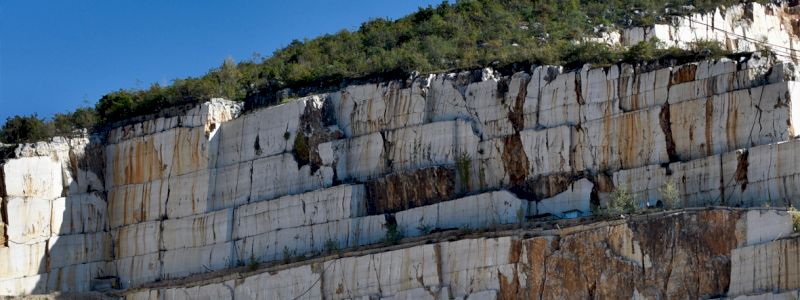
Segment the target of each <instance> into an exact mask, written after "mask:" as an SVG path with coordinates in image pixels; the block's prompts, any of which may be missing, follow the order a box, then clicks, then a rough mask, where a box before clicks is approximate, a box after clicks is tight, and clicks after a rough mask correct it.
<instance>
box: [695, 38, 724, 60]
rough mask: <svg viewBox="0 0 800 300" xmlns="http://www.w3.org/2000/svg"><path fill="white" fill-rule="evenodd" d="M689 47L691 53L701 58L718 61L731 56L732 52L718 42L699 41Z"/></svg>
mask: <svg viewBox="0 0 800 300" xmlns="http://www.w3.org/2000/svg"><path fill="white" fill-rule="evenodd" d="M688 46H689V50H690V51H692V52H694V53H696V54H698V55H699V56H701V57H707V58H714V59H717V58H721V57H723V56H725V55H729V54H731V52H730V51H728V50H726V49H725V46H724V45H722V43H720V42H718V41H712V40H698V41H694V42H690V43H689V44H688Z"/></svg>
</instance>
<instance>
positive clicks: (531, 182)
mask: <svg viewBox="0 0 800 300" xmlns="http://www.w3.org/2000/svg"><path fill="white" fill-rule="evenodd" d="M795 11H796V9H789V8H786V7H783V6H775V5H767V6H762V5H759V4H746V5H738V6H734V7H731V8H727V9H725V10H717V11H714V12H712V13H711V14H705V15H702V14H696V15H693V16H692V17H690V18H689V19H682V20H676V21H675V24H676V26H674V27H670V26H664V25H655V26H653V27H650V28H639V29H630V30H626V31H624V32H621V33H614V34H612V35H608V37H609V38H610V39H607V40H608V41H610V42H618V43H622V44H624V45H632V44H635V43H636V42H638V41H641V40H644V39H647V38H650V37H658V38H660V39H662V41H665V42H667V44H669V45H677V46H681V47H685V46H687V43H689V42H692V41H696V40H700V39H715V40H720V41H723V42H724V45H725V46H726V47H727V48H730V49H735V50H757V49H756V48H754V47H755V46H756V43H754V42H752V40H751V39H752V38H742V36H748V37H759V36H762V35H763V36H766V37H767V39H768V41H769V42H770V43H773V44H774V43H778V44H781V45H787V47H789V48H791V47H792V45H794V43H796V41H797V37H796V32H800V31H799V30H797V29H795V28H796V27H797V24H798V22H797V21H796V16H795V15H794V14H793V13H794V12H795ZM737 19H739V20H743V21H742V22H735V20H737ZM685 20H690V21H685ZM708 22H710V23H708ZM703 24H712V25H714V26H716V28H714V29H710V28H709V26H708V25H703ZM719 29H724V30H726V31H729V32H727V33H724V34H720V33H719V32H720V30H719ZM732 33H736V34H732ZM613 37H618V39H617V40H613ZM775 52H776V54H777V55H775V56H771V55H770V56H768V55H763V56H762V55H761V53H757V54H753V55H740V56H739V57H737V58H735V59H732V58H722V59H718V60H707V61H699V62H694V63H685V64H683V65H674V64H669V63H668V62H667V63H665V64H664V65H643V64H637V65H632V64H625V63H620V64H615V65H610V66H605V67H594V66H590V65H586V66H583V67H582V68H580V69H577V70H566V69H564V68H563V67H558V66H536V67H534V68H532V69H531V70H530V72H516V73H514V74H505V75H504V74H501V73H500V72H498V71H495V70H493V69H491V68H486V69H480V70H472V71H463V72H458V73H448V74H429V75H423V76H417V77H414V78H410V79H406V80H394V81H390V82H383V83H365V84H358V85H351V86H347V87H343V88H342V89H340V90H333V91H329V92H328V93H325V94H318V95H309V96H307V97H303V98H300V99H295V100H293V101H288V102H287V103H283V104H281V105H277V106H273V107H268V108H261V109H254V110H251V111H248V112H246V113H245V114H243V115H241V116H240V114H241V106H240V105H239V104H236V103H233V102H230V101H225V100H222V99H212V100H211V101H209V102H207V103H203V104H200V105H195V106H186V107H180V108H175V109H171V110H170V111H168V112H164V113H162V114H161V115H158V116H151V117H146V118H141V119H138V120H130V121H129V122H127V123H126V124H118V126H117V127H116V128H114V129H111V131H110V132H108V133H107V134H106V135H104V136H92V137H89V138H76V139H64V138H56V139H53V140H51V141H48V142H40V143H33V144H25V145H20V146H18V147H16V148H14V149H13V150H12V151H10V152H9V155H10V157H9V158H7V159H5V160H3V161H2V163H0V200H1V201H0V294H2V295H22V294H29V293H48V292H54V291H65V292H67V291H70V292H71V291H75V292H83V291H87V290H88V289H89V288H90V283H91V280H92V279H94V278H96V277H100V276H117V277H119V278H120V283H121V286H122V288H136V287H141V286H147V285H152V284H154V282H156V281H162V282H163V283H161V284H162V285H163V286H165V287H163V288H153V289H150V290H141V291H136V292H135V293H129V294H127V296H129V297H131V298H135V299H172V298H181V299H182V298H201V297H207V298H232V297H234V296H235V297H238V298H295V297H299V298H309V299H318V298H323V297H324V298H330V299H345V298H347V299H351V298H360V299H363V298H367V299H451V298H458V299H496V298H503V299H510V298H708V297H721V296H726V295H727V296H750V295H760V294H763V295H766V294H765V293H766V292H773V294H772V295H774V296H775V297H782V296H783V295H788V296H791V295H792V294H791V290H792V289H800V287H797V286H796V285H794V284H793V283H794V282H795V281H796V280H795V279H797V272H794V271H792V270H793V269H791V267H789V266H786V264H787V263H792V262H793V261H791V259H794V258H793V257H794V256H792V255H794V252H796V251H795V250H796V249H794V248H792V247H793V246H792V245H793V244H792V243H794V241H795V240H796V239H797V238H796V236H795V235H792V233H791V225H790V223H789V222H790V221H789V219H788V215H786V214H784V213H781V212H776V211H761V210H753V211H749V212H745V211H740V210H725V209H717V210H709V211H696V210H689V211H678V212H671V213H657V214H651V215H648V216H647V217H633V219H632V220H631V219H626V220H625V221H608V222H601V223H598V224H594V225H588V224H583V225H579V226H575V224H576V223H578V222H581V221H580V220H586V219H589V218H592V215H593V214H595V213H596V212H597V209H602V208H604V207H607V205H608V203H609V201H608V200H609V198H610V197H611V196H610V193H611V192H612V191H614V190H615V189H619V188H625V189H627V190H629V191H630V192H631V194H632V196H633V199H634V202H635V206H637V207H639V208H647V207H653V206H659V205H664V204H667V205H669V206H673V207H692V206H707V205H727V206H762V205H766V204H769V205H771V206H775V207H783V206H788V205H790V204H792V205H794V206H800V203H798V202H797V200H796V199H798V196H800V189H798V187H800V182H798V178H800V176H798V175H799V174H800V173H798V172H800V171H797V170H800V165H798V162H799V161H800V160H798V159H795V156H796V155H795V154H796V153H797V152H798V151H797V150H798V149H795V148H797V147H800V142H798V140H797V139H796V138H797V137H798V135H800V128H798V126H799V125H798V124H800V105H799V104H798V103H800V102H798V101H796V100H797V98H798V97H800V85H798V84H797V83H796V82H795V81H794V80H797V78H798V73H797V67H796V64H795V62H794V59H792V58H789V59H787V57H786V56H785V55H781V54H785V53H782V52H780V51H775ZM667 183H670V184H667ZM666 186H671V187H672V188H673V190H674V191H672V192H673V194H677V200H676V202H677V203H665V202H664V201H666V200H667V199H666V198H667V197H665V194H666V193H665V192H664V191H665V187H666ZM576 217H578V219H577V220H572V221H569V220H568V221H561V222H560V223H556V222H558V219H559V218H567V219H569V218H576ZM523 222H526V223H523ZM549 222H553V223H549ZM517 225H518V226H519V230H520V232H523V233H522V234H508V233H504V234H494V233H490V232H491V231H492V230H493V229H498V228H509V227H512V226H517ZM528 225H533V226H548V228H550V227H549V226H557V227H556V228H557V229H549V230H544V231H542V230H529V229H526V228H527V227H528ZM561 225H564V228H561ZM472 230H479V231H483V230H486V231H487V232H486V233H484V237H483V238H476V237H479V236H470V238H464V237H463V236H460V235H459V234H465V233H467V232H470V231H472ZM442 232H443V233H442ZM448 234H450V236H447V239H446V240H431V241H430V242H429V243H426V244H424V245H423V244H421V242H420V241H419V239H418V238H419V237H422V236H426V237H425V239H428V238H431V237H438V238H443V237H445V236H446V235H448ZM488 235H491V236H492V237H490V238H489V237H486V236H488ZM380 243H389V244H394V243H399V244H400V245H395V246H393V247H392V248H379V247H380V245H378V244H380ZM365 246H366V247H367V248H369V249H367V250H364V248H359V247H365ZM370 247H371V248H370ZM355 248H359V250H357V251H362V252H353V251H352V250H353V249H355ZM370 249H371V250H370ZM334 250H336V251H344V253H343V254H341V255H342V256H341V257H336V258H332V257H329V258H326V259H316V260H314V261H313V262H310V263H299V264H296V265H292V267H283V268H282V269H280V270H277V269H275V270H274V271H275V272H272V271H271V272H267V273H263V272H261V273H259V272H254V273H249V274H248V275H247V276H243V277H242V278H232V277H225V276H223V277H224V278H222V277H221V278H211V279H208V280H204V281H196V282H193V283H191V284H188V285H187V284H182V285H174V284H173V285H171V284H172V283H173V282H174V281H173V280H176V279H178V278H181V277H184V276H190V275H195V274H198V273H208V272H213V271H220V272H223V273H224V272H229V271H225V270H226V269H231V268H235V267H240V266H244V265H248V264H255V263H261V262H269V263H276V264H277V263H280V262H281V261H287V260H302V259H306V258H309V257H313V256H315V255H320V254H321V253H331V252H332V251H334ZM763 253H767V254H765V255H762V254H763ZM271 270H272V269H271ZM204 275H206V276H211V275H208V274H204ZM788 296H787V297H788Z"/></svg>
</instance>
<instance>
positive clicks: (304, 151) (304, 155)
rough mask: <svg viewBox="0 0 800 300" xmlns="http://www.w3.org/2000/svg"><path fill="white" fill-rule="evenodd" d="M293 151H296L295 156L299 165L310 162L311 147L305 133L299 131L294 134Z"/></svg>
mask: <svg viewBox="0 0 800 300" xmlns="http://www.w3.org/2000/svg"><path fill="white" fill-rule="evenodd" d="M292 153H294V158H295V159H296V160H297V163H298V164H299V165H305V164H308V162H309V161H310V157H311V149H309V147H308V142H307V141H306V137H305V136H304V135H303V134H301V133H297V135H295V136H294V149H293V150H292Z"/></svg>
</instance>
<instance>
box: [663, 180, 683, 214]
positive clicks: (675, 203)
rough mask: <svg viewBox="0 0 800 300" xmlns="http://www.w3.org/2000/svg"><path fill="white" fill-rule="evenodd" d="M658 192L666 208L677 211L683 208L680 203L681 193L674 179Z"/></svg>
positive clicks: (668, 181)
mask: <svg viewBox="0 0 800 300" xmlns="http://www.w3.org/2000/svg"><path fill="white" fill-rule="evenodd" d="M658 191H659V193H660V194H661V200H662V203H664V207H665V208H668V209H676V208H680V207H681V206H682V205H681V202H680V201H681V199H680V192H679V191H678V188H677V187H676V186H675V182H673V181H672V179H669V180H667V182H665V183H664V185H663V186H661V188H659V189H658Z"/></svg>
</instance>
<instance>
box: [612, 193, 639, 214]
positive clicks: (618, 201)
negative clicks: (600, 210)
mask: <svg viewBox="0 0 800 300" xmlns="http://www.w3.org/2000/svg"><path fill="white" fill-rule="evenodd" d="M634 211H636V204H634V201H633V194H631V192H630V191H628V188H626V187H624V186H619V187H617V188H615V189H614V191H613V192H612V193H611V198H610V199H609V203H608V212H609V213H610V214H614V215H619V214H628V213H632V212H634Z"/></svg>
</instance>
